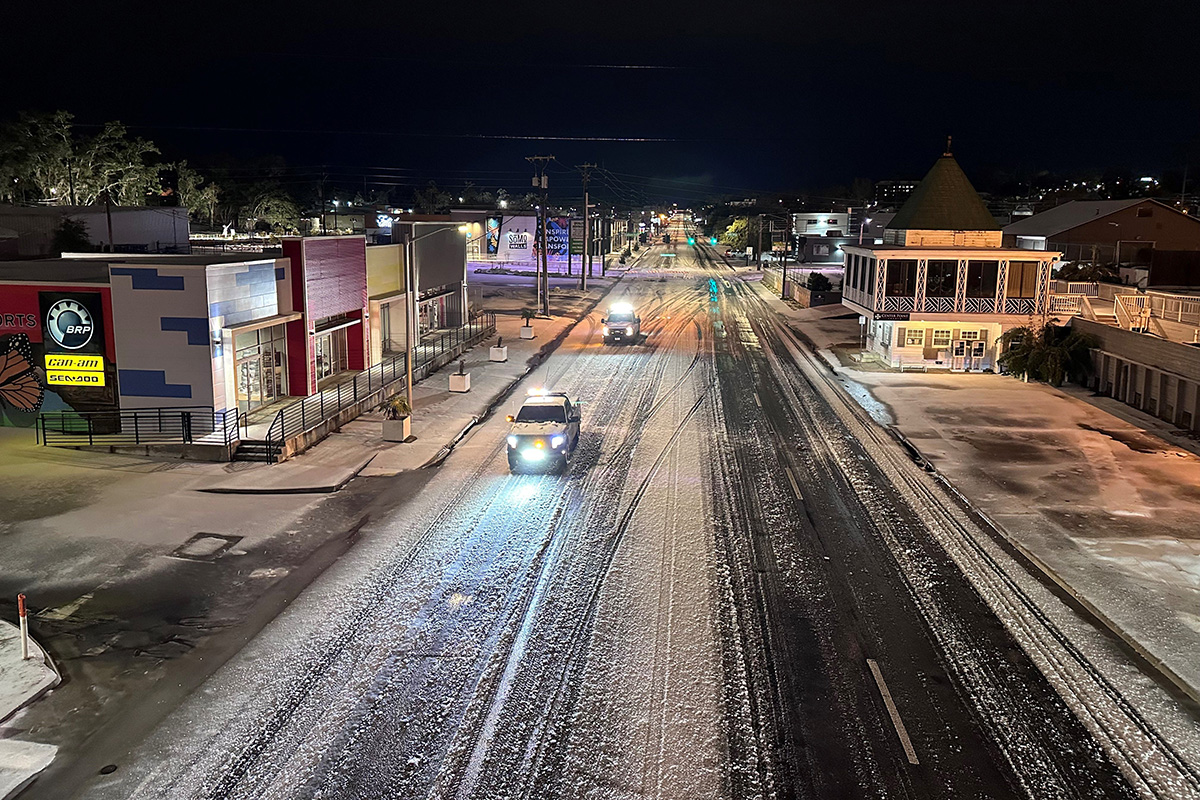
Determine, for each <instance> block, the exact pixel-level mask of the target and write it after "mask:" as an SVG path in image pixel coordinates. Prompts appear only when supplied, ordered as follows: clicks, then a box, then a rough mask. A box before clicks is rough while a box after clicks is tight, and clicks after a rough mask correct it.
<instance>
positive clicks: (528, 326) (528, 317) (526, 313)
mask: <svg viewBox="0 0 1200 800" xmlns="http://www.w3.org/2000/svg"><path fill="white" fill-rule="evenodd" d="M536 313H537V312H536V311H534V310H533V309H532V308H526V309H525V310H523V311H522V312H521V319H522V320H524V322H525V324H524V325H522V326H521V338H522V339H532V338H533V315H534V314H536Z"/></svg>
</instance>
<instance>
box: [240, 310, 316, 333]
mask: <svg viewBox="0 0 1200 800" xmlns="http://www.w3.org/2000/svg"><path fill="white" fill-rule="evenodd" d="M302 316H304V315H303V314H301V313H300V312H299V311H293V312H291V313H290V314H273V315H272V316H269V317H263V318H262V319H256V320H251V321H250V322H239V323H238V324H237V325H226V326H225V330H227V331H229V332H231V333H249V332H250V331H257V330H261V329H263V328H273V327H274V326H276V325H282V324H283V323H285V322H293V321H295V320H298V319H300V318H301V317H302Z"/></svg>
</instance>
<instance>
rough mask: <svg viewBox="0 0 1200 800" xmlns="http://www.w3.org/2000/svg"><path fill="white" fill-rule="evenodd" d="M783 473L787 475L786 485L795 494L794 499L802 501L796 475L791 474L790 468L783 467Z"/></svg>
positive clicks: (802, 496) (802, 497)
mask: <svg viewBox="0 0 1200 800" xmlns="http://www.w3.org/2000/svg"><path fill="white" fill-rule="evenodd" d="M783 471H784V472H786V473H787V478H788V483H790V484H791V485H792V491H793V492H795V493H796V497H798V498H800V499H801V500H803V499H804V493H803V492H801V491H800V484H799V483H797V482H796V474H795V473H794V472H792V468H791V467H784V468H783Z"/></svg>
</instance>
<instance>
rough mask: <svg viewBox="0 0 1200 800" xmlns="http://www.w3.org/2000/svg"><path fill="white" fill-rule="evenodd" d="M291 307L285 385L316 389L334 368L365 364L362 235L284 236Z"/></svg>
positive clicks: (293, 389)
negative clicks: (293, 317)
mask: <svg viewBox="0 0 1200 800" xmlns="http://www.w3.org/2000/svg"><path fill="white" fill-rule="evenodd" d="M283 255H284V256H286V257H288V258H290V259H291V264H292V299H293V303H294V305H293V308H295V309H296V310H297V311H299V312H300V313H301V314H302V317H301V318H300V319H298V320H295V321H293V322H289V323H288V325H287V353H288V390H289V392H288V393H289V394H291V395H293V396H307V395H311V394H315V393H316V392H317V390H318V389H319V388H320V387H321V386H322V385H323V384H325V383H327V382H329V381H331V380H333V379H334V378H335V377H336V376H337V375H338V373H341V372H344V371H348V370H349V371H356V370H362V369H366V367H367V363H366V361H367V352H368V344H367V335H368V327H369V326H368V325H366V324H365V323H366V314H367V308H368V304H367V247H366V239H365V238H364V237H362V236H323V237H319V238H299V237H297V238H288V239H284V241H283Z"/></svg>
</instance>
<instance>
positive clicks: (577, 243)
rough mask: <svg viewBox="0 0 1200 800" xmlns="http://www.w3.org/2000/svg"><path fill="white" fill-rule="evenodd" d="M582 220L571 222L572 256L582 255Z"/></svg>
mask: <svg viewBox="0 0 1200 800" xmlns="http://www.w3.org/2000/svg"><path fill="white" fill-rule="evenodd" d="M583 238H584V233H583V220H581V219H573V220H571V249H570V254H571V255H573V256H581V255H583Z"/></svg>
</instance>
